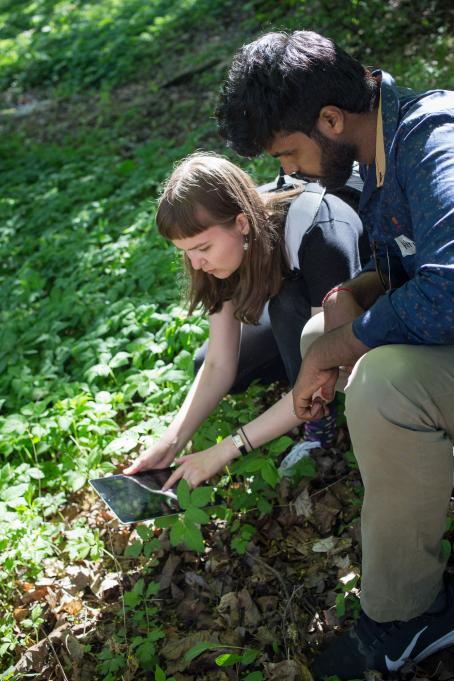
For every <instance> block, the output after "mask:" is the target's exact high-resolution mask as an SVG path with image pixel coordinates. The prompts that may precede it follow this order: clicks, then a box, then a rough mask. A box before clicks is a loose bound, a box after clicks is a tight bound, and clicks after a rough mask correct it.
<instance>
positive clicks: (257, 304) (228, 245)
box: [124, 153, 367, 489]
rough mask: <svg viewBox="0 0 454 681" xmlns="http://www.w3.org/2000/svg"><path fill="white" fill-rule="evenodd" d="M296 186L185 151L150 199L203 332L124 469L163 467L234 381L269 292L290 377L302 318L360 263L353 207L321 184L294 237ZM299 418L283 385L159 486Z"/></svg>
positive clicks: (192, 476) (217, 463)
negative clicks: (256, 178)
mask: <svg viewBox="0 0 454 681" xmlns="http://www.w3.org/2000/svg"><path fill="white" fill-rule="evenodd" d="M303 193H304V185H302V186H301V187H300V189H296V190H293V191H291V192H285V193H281V194H280V193H270V194H261V193H260V192H259V191H258V190H257V188H256V186H255V185H254V183H253V181H252V179H251V178H250V177H249V175H248V174H247V173H245V172H244V171H243V170H241V169H240V168H239V167H237V166H236V165H234V164H233V163H231V162H230V161H228V160H227V159H225V158H223V157H222V156H218V155H215V154H208V153H196V154H193V155H192V156H189V157H188V158H186V159H184V160H183V161H182V162H181V163H180V164H179V165H178V166H177V167H176V169H175V170H174V172H173V173H172V175H171V176H170V178H169V180H168V182H167V184H166V186H165V188H164V191H163V193H162V196H161V198H160V201H159V206H158V211H157V216H156V220H157V224H158V229H159V231H160V233H161V234H162V235H163V236H164V237H165V238H166V239H169V240H170V241H172V242H173V244H174V245H175V246H176V247H177V248H178V249H179V250H181V251H182V252H183V257H184V262H185V266H186V269H187V271H188V274H189V278H190V289H189V300H190V305H189V310H190V312H191V311H192V310H194V309H195V307H197V306H198V305H199V304H201V305H202V307H203V309H204V310H205V311H206V312H207V313H208V315H209V321H210V327H209V340H208V346H207V350H206V356H205V360H204V362H203V364H202V366H201V368H200V370H199V371H198V373H197V375H196V377H195V380H194V383H193V385H192V387H191V389H190V390H189V393H188V395H187V396H186V399H185V401H184V403H183V405H182V407H181V409H180V410H179V412H178V414H177V415H176V417H175V419H174V420H173V422H172V423H171V425H170V426H169V428H168V429H167V432H166V433H165V434H164V436H163V437H162V438H161V439H160V440H159V441H158V442H156V443H155V444H153V445H152V446H151V447H150V448H149V449H148V450H146V451H145V452H143V453H142V454H141V455H140V456H139V457H138V459H137V460H136V461H135V462H134V463H133V464H132V465H131V466H129V467H128V468H127V469H126V470H125V471H124V472H125V473H127V474H133V473H137V472H139V471H143V470H147V469H149V468H165V467H167V466H169V465H170V463H171V462H172V461H173V460H174V459H175V457H176V455H177V454H178V452H179V451H181V450H182V449H183V448H184V447H185V445H186V444H187V443H188V442H189V440H190V439H191V437H192V435H193V434H194V432H195V431H196V430H197V428H198V427H199V426H200V424H201V423H202V422H203V421H204V419H206V418H207V417H208V416H209V414H210V413H211V412H212V411H213V410H214V409H215V407H216V406H217V404H218V403H219V401H220V400H221V399H222V397H224V395H226V394H227V393H228V392H229V390H230V389H231V387H232V385H233V384H234V382H235V377H236V375H237V370H238V358H239V354H240V350H241V345H242V333H243V330H244V329H247V326H246V325H257V324H259V322H260V320H261V319H262V320H263V312H264V310H265V309H266V306H267V303H268V301H269V317H270V320H271V329H272V332H273V335H274V337H275V339H276V343H277V346H278V348H279V352H280V355H281V357H282V360H283V363H284V366H285V368H286V373H287V376H288V379H289V382H290V383H291V384H292V385H293V383H294V381H295V380H296V376H297V373H298V369H299V365H300V362H301V357H300V354H299V338H300V335H301V330H302V328H303V326H304V324H305V323H306V321H307V320H308V319H309V318H310V317H311V316H312V315H313V314H315V313H316V312H319V311H320V310H321V302H322V299H323V296H324V295H325V294H326V293H327V291H329V290H330V289H331V288H332V287H333V286H335V285H337V284H339V282H342V281H345V280H347V279H350V278H352V277H353V276H354V275H355V274H357V273H358V271H359V270H360V269H361V260H362V259H363V256H364V255H365V252H366V251H367V246H366V244H365V239H367V237H365V236H364V233H363V228H362V224H361V221H360V219H359V217H358V216H357V214H356V213H355V211H354V210H353V209H352V208H351V207H350V206H349V205H347V204H346V203H345V202H344V201H342V200H341V199H340V198H338V197H337V196H334V195H331V194H325V195H324V196H323V193H322V194H321V196H322V199H321V201H320V206H319V209H318V211H317V217H316V220H314V222H313V224H312V225H311V226H310V227H309V229H308V230H307V231H306V232H305V234H304V235H303V236H302V238H301V239H300V238H299V236H298V234H297V230H298V225H296V224H295V222H297V220H298V202H301V201H302V200H304V199H305V198H306V197H304V195H303ZM295 235H296V238H297V239H298V243H296V245H295ZM256 354H257V355H259V354H260V347H257V348H256ZM328 415H329V408H328V407H327V406H326V405H324V404H322V403H321V402H320V403H319V407H318V413H317V414H314V416H316V417H319V418H320V419H321V421H320V424H319V425H323V418H324V417H326V416H328ZM331 419H332V416H331ZM300 423H301V421H300V420H299V419H297V418H296V416H295V414H294V412H293V407H292V396H291V393H288V394H287V395H285V396H284V397H283V398H281V399H280V400H279V401H278V402H277V403H276V404H274V405H273V406H272V407H271V408H270V409H268V410H267V411H266V412H264V413H263V414H261V415H260V416H259V417H258V418H256V419H254V420H253V421H251V422H250V423H248V424H241V427H240V428H239V430H238V431H237V433H234V434H232V436H230V437H227V438H225V439H224V440H222V442H220V443H219V444H216V445H214V446H213V447H210V448H209V449H207V450H205V451H202V452H197V453H194V454H187V455H185V456H182V457H180V458H178V459H177V460H176V464H178V465H177V468H176V469H175V471H174V472H173V474H172V475H171V476H170V478H169V480H168V481H167V483H166V485H165V486H164V488H165V489H167V488H169V487H171V486H173V485H174V484H175V483H176V482H177V480H179V479H180V478H185V479H186V480H187V481H188V483H189V484H190V485H191V486H193V487H195V486H197V485H198V484H200V483H201V482H203V481H205V480H207V479H209V478H210V477H212V476H213V475H214V474H215V473H217V472H219V471H220V470H221V469H222V468H223V467H224V466H225V465H226V464H228V463H229V462H230V461H232V460H233V459H234V458H236V457H237V456H239V455H240V454H241V453H244V452H245V451H246V452H247V451H250V450H251V449H252V448H254V447H258V446H260V445H262V444H264V443H266V442H269V441H270V440H272V439H274V438H276V437H278V436H279V435H282V434H283V433H286V432H288V431H289V430H291V429H292V428H294V427H295V426H297V425H299V424H300Z"/></svg>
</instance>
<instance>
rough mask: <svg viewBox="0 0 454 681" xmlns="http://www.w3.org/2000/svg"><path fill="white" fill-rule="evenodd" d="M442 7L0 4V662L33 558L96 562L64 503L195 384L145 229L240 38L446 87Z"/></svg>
mask: <svg viewBox="0 0 454 681" xmlns="http://www.w3.org/2000/svg"><path fill="white" fill-rule="evenodd" d="M450 5H451V3H450V2H449V0H438V1H437V0H429V1H428V0H393V2H383V1H382V0H342V1H340V0H337V1H328V0H317V1H316V0H307V1H306V2H304V1H301V0H280V1H279V2H277V1H276V0H273V1H270V0H262V1H261V0H251V1H250V2H246V3H244V2H235V1H232V0H219V1H210V0H148V2H147V1H145V0H96V1H93V2H89V1H88V0H73V1H72V2H69V1H56V0H53V1H52V0H34V1H33V2H32V1H30V0H11V1H10V2H8V1H6V0H1V1H0V90H1V94H0V157H1V162H0V187H1V191H0V305H1V308H0V315H1V317H0V349H1V350H0V408H1V411H0V551H1V557H0V596H1V599H2V602H3V605H2V607H1V610H2V612H3V614H2V617H1V621H0V657H1V659H2V660H3V662H4V665H5V666H4V668H5V669H6V668H7V667H9V666H10V665H11V664H13V663H14V661H15V660H16V659H17V658H18V656H19V655H20V654H21V652H22V651H23V650H24V649H25V647H27V646H29V645H31V644H32V643H33V642H34V640H35V639H39V638H40V627H41V624H42V620H41V615H42V611H40V610H39V607H38V609H34V610H33V612H32V613H31V615H30V616H27V618H26V619H23V621H22V624H21V625H18V624H17V622H16V620H15V619H14V617H13V606H14V604H15V602H16V601H17V597H18V593H19V592H18V584H19V581H20V580H21V581H22V582H23V581H30V582H33V580H35V579H36V578H37V577H39V575H40V574H41V572H42V568H43V560H45V559H48V560H50V559H53V558H54V557H55V556H58V557H59V558H60V559H62V560H65V561H68V562H73V561H75V560H80V559H82V558H88V559H90V560H94V561H96V560H100V559H101V557H102V555H103V546H102V542H101V540H100V537H99V532H98V530H96V529H90V528H88V527H87V526H86V525H84V522H83V520H80V522H79V521H77V523H79V524H77V523H76V526H75V527H74V526H73V527H72V528H70V527H69V526H68V523H66V522H65V520H64V518H63V516H61V515H59V512H58V511H59V509H61V508H64V507H65V506H64V504H65V500H67V498H68V495H70V494H71V493H74V492H76V491H77V490H80V489H82V487H83V486H84V485H85V483H86V480H87V477H89V476H90V475H93V474H94V473H96V472H98V473H99V472H105V471H108V470H111V469H112V463H111V460H112V457H113V456H116V457H117V460H118V455H121V454H122V453H127V452H130V451H132V450H133V449H134V447H135V446H136V445H137V442H138V440H139V438H144V437H147V436H150V435H152V434H156V433H159V432H160V430H162V428H163V427H164V426H165V424H166V422H168V420H169V419H170V418H171V415H172V413H173V412H174V410H175V408H176V407H177V405H178V404H179V402H180V400H181V397H182V396H183V395H184V393H185V390H186V388H187V385H188V381H189V380H190V372H191V356H192V352H193V350H194V348H195V347H197V346H198V345H199V344H200V343H201V341H202V339H203V338H204V336H205V334H206V323H205V321H204V320H203V319H201V318H200V316H199V315H196V316H195V317H193V318H191V319H187V318H186V316H185V314H184V310H183V309H182V308H181V307H179V302H180V300H181V285H180V280H179V274H178V273H179V266H178V263H177V262H176V257H175V254H174V252H173V250H172V249H171V248H170V247H169V246H168V245H167V244H165V243H164V242H163V241H162V240H161V239H159V238H158V237H157V236H156V233H155V227H154V221H153V215H154V200H155V198H156V196H157V193H158V191H159V186H160V183H161V182H162V180H163V179H164V177H165V176H166V175H167V174H168V173H169V171H170V170H171V167H172V164H173V163H174V162H175V161H176V160H177V159H179V158H181V157H182V156H183V155H185V154H187V153H189V152H191V151H193V150H195V149H197V148H203V149H214V150H218V151H223V145H222V142H221V141H220V140H219V139H218V137H217V134H216V126H215V121H214V118H213V109H214V105H215V101H216V94H217V91H218V88H219V85H220V83H221V81H222V79H223V76H224V74H225V72H226V69H227V68H228V64H229V62H230V59H231V56H232V54H233V52H234V51H235V49H236V48H237V47H239V46H240V45H241V44H242V43H243V42H245V41H247V40H250V39H252V38H253V37H255V36H256V35H258V34H259V33H260V32H263V31H265V30H269V29H271V28H278V29H279V28H288V29H294V28H311V29H315V30H318V31H320V32H324V33H326V34H327V35H329V36H330V37H332V38H334V39H336V40H337V41H339V42H340V43H341V44H342V45H343V46H344V47H345V48H347V49H349V50H351V51H352V52H353V53H354V54H355V55H356V56H357V57H358V58H359V59H360V60H361V61H363V62H364V63H366V64H368V65H373V66H380V67H382V68H385V69H387V70H389V71H391V72H392V73H393V74H394V75H395V77H396V78H397V80H398V81H399V83H400V84H402V85H408V86H412V87H416V88H425V87H451V88H452V87H453V86H454V64H453V53H454V50H453V47H454V46H453V39H452V28H453V22H452V15H450V13H449V7H450ZM236 160H237V161H238V162H240V163H241V164H242V165H243V167H245V168H247V169H249V170H251V171H253V172H254V174H255V177H256V178H257V180H259V181H261V180H265V179H266V180H268V179H269V178H270V177H271V176H273V174H274V173H275V172H276V166H275V163H274V162H272V161H271V160H267V159H258V160H255V161H254V162H245V161H244V160H239V159H236ZM260 396H261V392H260V390H258V389H257V390H256V391H255V392H254V390H253V391H252V392H251V393H250V395H249V397H248V398H247V399H245V400H241V399H238V400H236V401H234V402H233V403H228V404H226V405H224V406H223V407H222V408H221V409H220V410H219V412H218V414H217V415H216V416H215V417H213V419H211V420H210V421H209V423H208V424H207V426H206V427H205V428H204V429H202V430H201V432H200V433H199V435H198V439H197V438H196V439H195V443H196V445H198V446H206V445H207V443H212V442H213V441H214V439H215V438H216V437H217V436H222V435H225V434H227V433H228V432H229V431H230V429H231V427H232V426H233V424H235V423H236V422H237V420H238V419H239V418H240V419H243V420H244V419H245V418H246V417H247V416H248V415H249V414H252V413H253V412H254V409H256V408H258V403H259V401H260ZM114 438H117V439H115V440H114ZM118 438H120V439H118ZM112 440H114V444H113V445H110V446H109V443H111V442H112ZM270 470H271V469H270ZM272 473H273V471H271V473H270V472H269V473H268V477H269V478H270V480H269V481H268V482H271V483H272V482H273V480H272V477H273V476H272ZM16 619H17V618H16ZM147 664H151V663H150V662H149V661H148V663H147V662H144V663H143V665H142V666H143V667H145V668H146V667H147ZM11 673H12V672H9V673H8V672H6V673H5V676H4V677H3V678H5V679H6V678H10V677H11ZM109 673H110V672H109ZM112 674H113V675H112V676H111V677H108V676H107V675H105V674H104V672H103V673H101V672H100V678H111V679H114V678H117V677H116V676H115V673H114V672H112ZM118 678H120V676H119V677H118Z"/></svg>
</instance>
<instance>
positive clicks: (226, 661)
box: [215, 653, 241, 667]
mask: <svg viewBox="0 0 454 681" xmlns="http://www.w3.org/2000/svg"><path fill="white" fill-rule="evenodd" d="M215 662H216V664H217V665H218V667H232V666H233V665H234V664H238V662H241V655H238V654H237V653H223V654H222V655H218V657H217V658H216V659H215Z"/></svg>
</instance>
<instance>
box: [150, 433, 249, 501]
mask: <svg viewBox="0 0 454 681" xmlns="http://www.w3.org/2000/svg"><path fill="white" fill-rule="evenodd" d="M237 455H239V451H238V449H237V448H236V447H235V445H234V444H233V441H232V438H230V437H228V438H226V439H225V440H222V442H220V443H219V444H217V445H215V446H214V447H210V448H209V449H205V450H204V451H203V452H197V453H196V454H187V455H186V456H181V457H180V458H179V459H177V460H176V461H175V463H176V465H177V468H176V469H175V471H174V472H173V473H172V475H171V476H170V478H169V479H168V480H167V482H166V483H165V484H164V485H163V487H162V489H163V490H167V489H170V488H171V487H174V486H175V484H176V483H177V482H178V480H181V479H183V478H184V480H186V482H187V483H188V484H189V486H190V487H197V486H198V485H200V483H201V482H205V481H206V480H209V479H210V478H211V477H213V475H216V473H219V471H221V470H222V469H223V468H224V466H226V465H227V464H228V463H230V461H232V460H233V459H234V458H235V457H236V456H237Z"/></svg>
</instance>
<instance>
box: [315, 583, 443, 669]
mask: <svg viewBox="0 0 454 681" xmlns="http://www.w3.org/2000/svg"><path fill="white" fill-rule="evenodd" d="M445 592H446V600H445V605H444V607H443V608H442V609H441V610H440V611H438V612H436V613H434V614H431V613H424V614H422V615H419V616H418V617H414V618H413V619H411V620H409V621H408V622H399V621H395V622H384V623H379V622H375V620H372V619H370V617H368V616H367V615H366V614H365V613H364V612H361V615H360V617H359V619H358V621H357V623H356V624H355V626H354V627H352V629H350V630H349V631H347V632H346V633H345V634H343V635H342V636H339V637H338V638H337V639H334V640H333V641H332V642H331V643H329V644H328V645H327V647H326V648H325V649H324V650H322V652H321V653H320V655H319V656H318V657H317V658H316V659H315V661H314V664H313V667H312V674H313V676H314V679H315V680H316V681H321V680H322V679H324V678H325V677H329V676H334V675H337V676H338V677H339V678H340V679H341V680H342V681H347V680H348V679H361V678H363V674H364V672H365V671H366V670H374V671H378V672H382V673H386V672H394V671H397V670H398V669H400V668H401V667H402V666H403V665H404V664H405V662H407V661H408V660H412V661H413V662H416V663H417V662H421V661H422V660H425V658H426V657H429V656H430V655H433V654H434V653H436V652H438V651H439V650H442V649H443V648H447V647H448V646H450V645H452V644H454V579H449V578H447V579H446V581H445Z"/></svg>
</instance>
